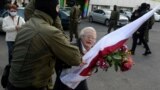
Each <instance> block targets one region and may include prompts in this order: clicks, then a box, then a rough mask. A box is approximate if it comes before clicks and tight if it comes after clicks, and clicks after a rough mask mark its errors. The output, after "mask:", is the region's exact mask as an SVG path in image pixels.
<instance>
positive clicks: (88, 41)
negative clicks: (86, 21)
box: [81, 31, 97, 49]
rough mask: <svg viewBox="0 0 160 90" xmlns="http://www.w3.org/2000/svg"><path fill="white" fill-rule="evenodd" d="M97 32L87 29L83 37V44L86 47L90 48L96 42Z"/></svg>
mask: <svg viewBox="0 0 160 90" xmlns="http://www.w3.org/2000/svg"><path fill="white" fill-rule="evenodd" d="M96 38H97V36H96V32H93V31H86V32H85V33H84V36H83V37H82V38H81V40H82V43H83V46H84V47H85V48H86V49H90V48H91V47H92V46H93V45H94V44H95V42H96Z"/></svg>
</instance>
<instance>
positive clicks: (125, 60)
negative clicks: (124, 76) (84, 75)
mask: <svg viewBox="0 0 160 90" xmlns="http://www.w3.org/2000/svg"><path fill="white" fill-rule="evenodd" d="M133 64H134V63H133V60H132V58H131V52H130V51H129V50H128V48H127V46H126V45H123V46H122V47H120V48H119V49H117V50H116V51H114V52H112V53H110V54H108V55H106V56H104V57H103V58H100V59H99V60H98V62H97V66H98V67H100V68H102V69H104V70H108V68H109V67H112V66H114V68H115V71H118V70H121V71H123V72H124V71H128V70H130V69H131V67H132V66H133Z"/></svg>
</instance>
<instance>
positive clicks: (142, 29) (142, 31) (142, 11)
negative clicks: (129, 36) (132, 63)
mask: <svg viewBox="0 0 160 90" xmlns="http://www.w3.org/2000/svg"><path fill="white" fill-rule="evenodd" d="M147 12H148V11H147V9H146V6H145V5H144V4H142V5H141V7H140V8H139V9H138V10H137V12H136V13H137V14H138V16H137V17H136V18H139V17H141V16H143V15H144V14H146V13H147ZM136 18H135V19H136ZM148 25H149V21H148V20H147V21H146V22H144V23H143V24H142V25H141V27H140V28H139V29H138V30H137V31H136V32H135V33H134V34H133V43H132V49H131V52H132V54H134V52H135V49H136V46H137V40H138V38H139V39H140V41H141V42H142V44H143V45H144V48H145V49H146V50H145V53H144V54H143V55H148V54H151V51H150V48H149V46H148V44H147V42H146V41H145V39H144V35H145V32H146V30H147V29H148Z"/></svg>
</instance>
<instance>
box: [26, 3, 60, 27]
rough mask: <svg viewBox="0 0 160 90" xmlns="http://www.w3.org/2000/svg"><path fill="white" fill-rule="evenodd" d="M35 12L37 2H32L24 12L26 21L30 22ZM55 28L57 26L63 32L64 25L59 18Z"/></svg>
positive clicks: (56, 20) (54, 24)
mask: <svg viewBox="0 0 160 90" xmlns="http://www.w3.org/2000/svg"><path fill="white" fill-rule="evenodd" d="M34 10H35V0H30V2H29V3H28V4H27V6H26V7H25V11H24V16H25V20H26V21H27V20H29V19H30V18H31V17H32V15H33V13H34ZM53 26H55V27H56V28H58V29H60V30H63V27H62V24H61V19H60V18H59V16H57V17H56V19H55V21H54V23H53Z"/></svg>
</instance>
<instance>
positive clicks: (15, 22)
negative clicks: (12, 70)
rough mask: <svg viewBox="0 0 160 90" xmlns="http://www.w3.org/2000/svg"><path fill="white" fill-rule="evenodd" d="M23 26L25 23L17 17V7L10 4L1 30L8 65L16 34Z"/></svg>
mask: <svg viewBox="0 0 160 90" xmlns="http://www.w3.org/2000/svg"><path fill="white" fill-rule="evenodd" d="M23 24H25V21H24V19H23V18H22V17H20V16H18V15H17V6H16V5H13V4H10V5H9V16H7V17H5V18H4V19H3V22H2V30H3V31H4V32H6V42H7V46H8V53H9V56H8V57H9V64H10V63H11V60H12V50H13V45H14V42H15V38H16V36H17V32H18V31H19V30H20V27H21V26H22V25H23Z"/></svg>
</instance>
